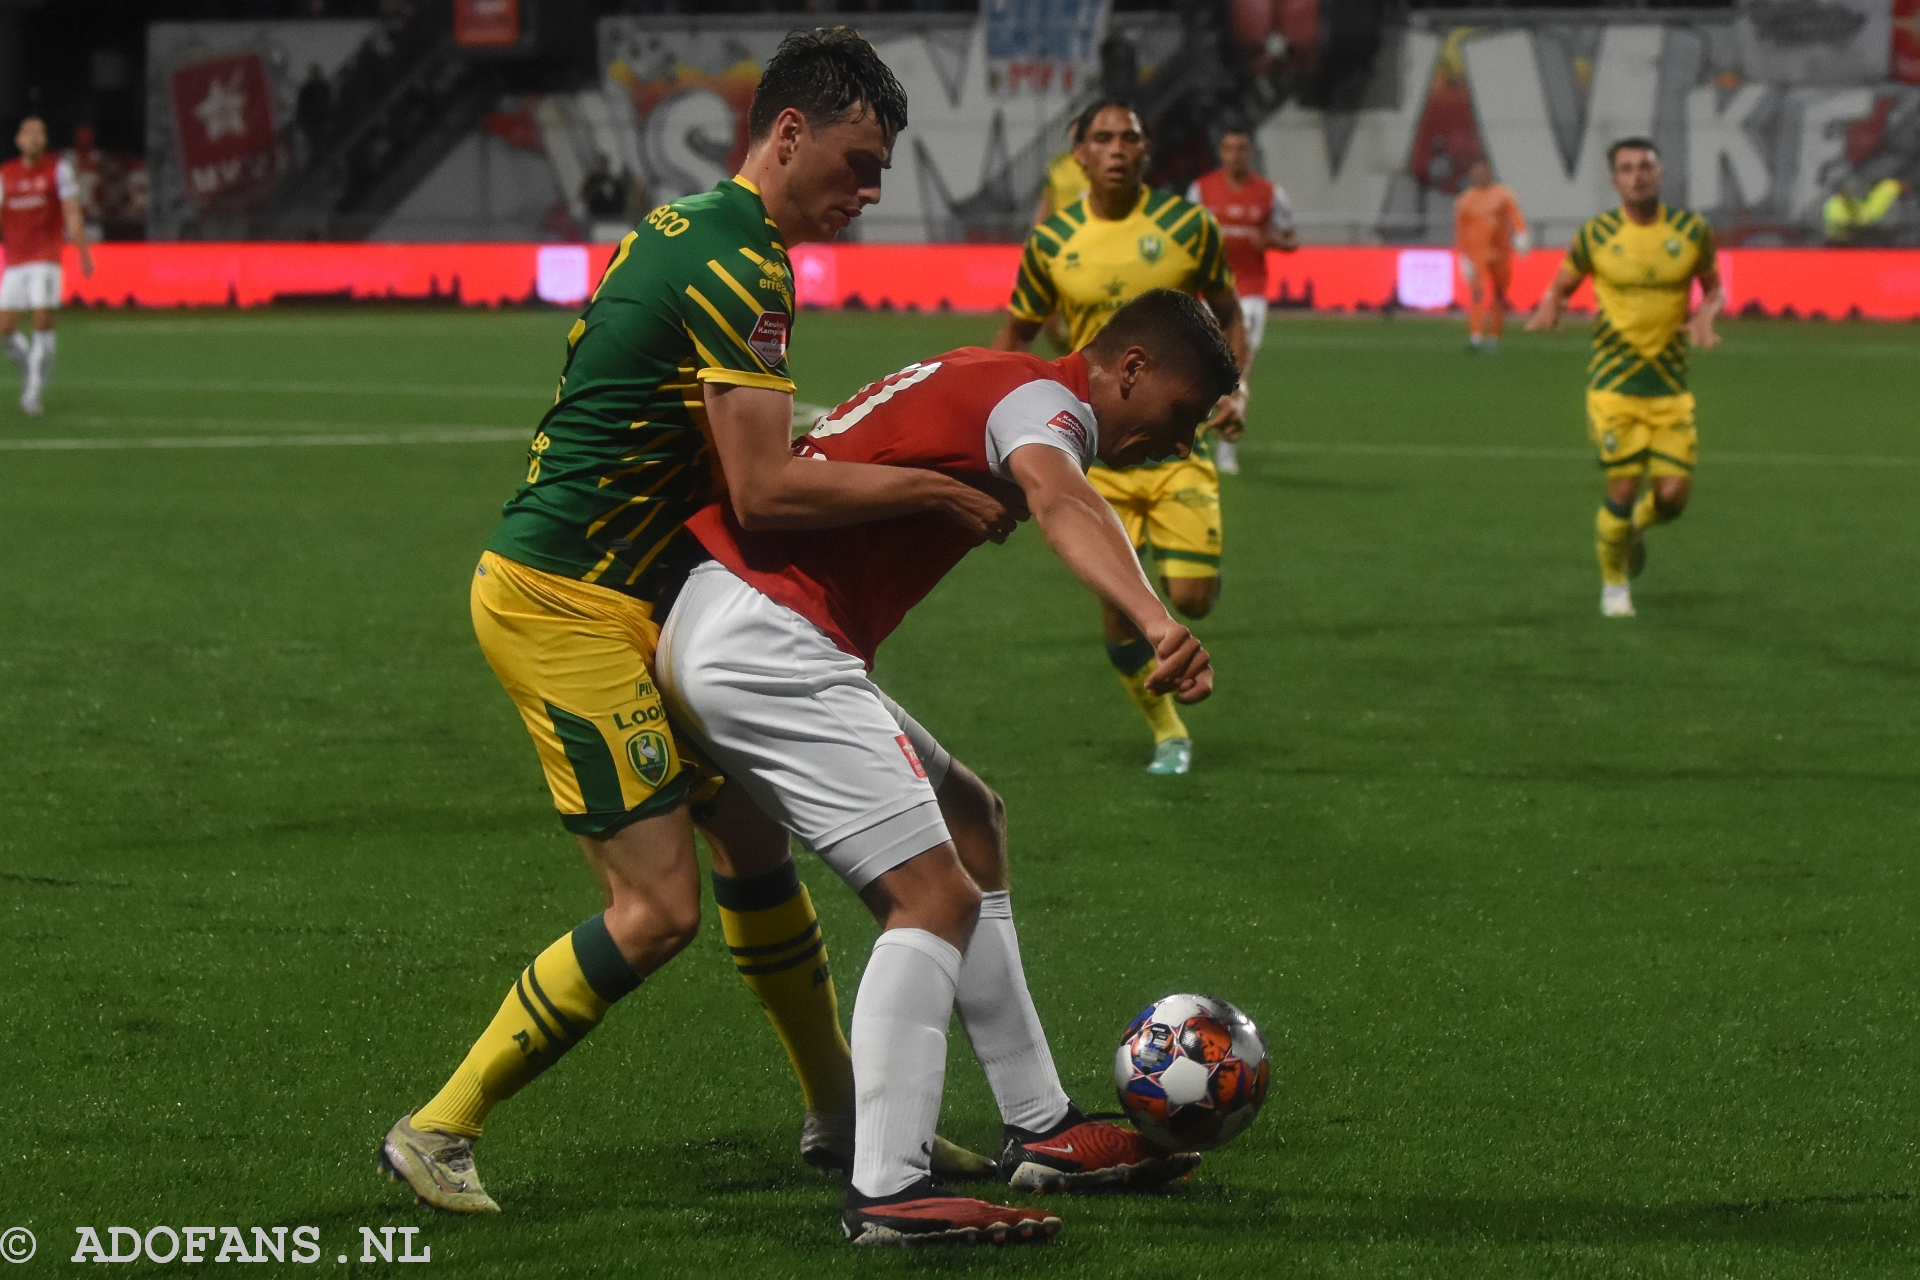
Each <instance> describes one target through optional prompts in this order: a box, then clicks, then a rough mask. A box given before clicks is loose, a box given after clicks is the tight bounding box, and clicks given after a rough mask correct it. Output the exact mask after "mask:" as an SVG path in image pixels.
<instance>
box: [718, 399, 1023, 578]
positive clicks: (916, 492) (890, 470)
mask: <svg viewBox="0 0 1920 1280" xmlns="http://www.w3.org/2000/svg"><path fill="white" fill-rule="evenodd" d="M703 392H704V395H705V397H706V404H707V419H708V421H709V422H710V423H711V424H712V427H713V447H714V451H715V452H716V453H718V454H719V455H720V467H721V471H722V473H723V474H724V475H725V476H726V478H727V496H728V499H729V500H730V501H731V502H732V503H733V514H734V515H735V516H736V517H737V518H738V519H739V521H740V524H741V527H742V528H746V529H830V528H835V527H837V526H839V525H848V524H864V523H866V522H867V521H869V520H886V519H890V518H892V517H894V516H905V515H913V514H916V513H918V512H922V511H939V512H942V513H944V514H945V515H947V516H949V517H950V518H952V519H953V520H954V521H955V522H957V523H958V524H959V525H960V527H961V528H963V529H966V530H967V531H968V532H970V533H972V534H974V535H975V536H976V537H982V538H987V539H990V540H992V541H994V542H1005V541H1006V539H1007V535H1008V534H1010V533H1012V532H1013V529H1014V525H1015V522H1016V519H1017V514H1016V513H1015V512H1012V511H1009V510H1008V509H1007V506H1006V504H1005V503H1003V502H1001V501H1000V500H999V499H998V498H995V497H993V496H991V495H990V494H987V493H984V492H982V491H981V490H979V489H975V488H973V487H972V486H971V485H967V484H963V483H961V482H960V481H958V480H955V479H953V478H952V477H951V476H946V475H942V474H940V473H939V472H937V471H929V470H925V469H922V468H918V467H883V466H875V465H871V464H868V463H863V462H828V461H823V460H821V459H817V458H798V457H795V456H794V453H793V446H792V432H793V395H792V393H791V392H787V391H776V390H773V389H771V388H767V387H752V386H740V385H735V384H732V383H724V382H708V383H706V384H704V387H703Z"/></svg>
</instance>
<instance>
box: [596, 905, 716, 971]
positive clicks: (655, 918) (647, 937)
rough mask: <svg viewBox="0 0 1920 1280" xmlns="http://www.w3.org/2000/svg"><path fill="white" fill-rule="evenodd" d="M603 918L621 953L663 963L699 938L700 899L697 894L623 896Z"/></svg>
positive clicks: (629, 956) (608, 909)
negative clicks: (648, 896)
mask: <svg viewBox="0 0 1920 1280" xmlns="http://www.w3.org/2000/svg"><path fill="white" fill-rule="evenodd" d="M605 919H606V923H607V932H608V933H609V934H611V935H612V937H613V942H614V945H615V946H617V947H619V948H620V950H621V953H622V954H624V955H626V956H627V957H628V958H629V959H631V958H632V957H634V956H648V957H652V958H654V962H655V963H656V964H658V963H663V962H664V961H666V960H667V959H668V958H669V957H672V956H675V955H678V954H679V953H680V952H682V951H684V950H685V949H686V948H687V947H688V946H689V945H691V944H692V942H693V940H694V939H695V938H697V937H699V936H700V899H699V897H698V895H697V894H684V895H680V894H676V895H671V896H667V897H652V898H647V897H641V896H640V895H638V894H633V895H622V896H620V897H619V898H617V899H616V900H615V901H614V903H613V905H612V906H610V907H608V908H607V913H606V917H605Z"/></svg>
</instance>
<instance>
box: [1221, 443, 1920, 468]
mask: <svg viewBox="0 0 1920 1280" xmlns="http://www.w3.org/2000/svg"><path fill="white" fill-rule="evenodd" d="M1240 447H1241V448H1242V449H1250V450H1252V451H1254V452H1256V453H1336V454H1357V455H1360V456H1370V457H1386V458H1458V459H1468V460H1482V459H1487V460H1507V461H1516V460H1517V461H1541V460H1546V461H1555V462H1560V461H1565V460H1566V459H1568V458H1580V459H1589V458H1592V457H1593V450H1591V449H1542V448H1527V447H1522V446H1508V445H1466V444H1361V443H1345V442H1338V441H1310V440H1242V441H1241V442H1240ZM1706 460H1707V461H1708V462H1755V463H1760V464H1762V465H1764V466H1809V467H1914V466H1920V455H1915V456H1903V455H1900V454H1872V453H1856V454H1846V453H1741V452H1738V451H1730V452H1722V451H1720V450H1717V449H1716V450H1714V451H1712V452H1711V453H1708V454H1707V455H1706Z"/></svg>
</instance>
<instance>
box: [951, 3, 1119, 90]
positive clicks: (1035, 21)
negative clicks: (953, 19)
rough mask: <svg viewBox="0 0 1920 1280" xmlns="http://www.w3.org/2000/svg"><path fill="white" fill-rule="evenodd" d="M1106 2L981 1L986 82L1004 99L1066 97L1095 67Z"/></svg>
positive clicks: (1108, 7) (1103, 32) (1109, 5)
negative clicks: (1030, 94)
mask: <svg viewBox="0 0 1920 1280" xmlns="http://www.w3.org/2000/svg"><path fill="white" fill-rule="evenodd" d="M1111 12H1112V0H985V3H984V4H983V5H982V16H983V18H984V19H985V22H986V27H987V60H988V63H989V65H990V70H989V71H988V80H989V83H990V84H992V86H993V87H994V89H996V90H997V91H999V92H1002V93H1007V94H1017V93H1021V92H1027V91H1038V92H1045V91H1047V90H1049V89H1059V90H1062V91H1064V92H1067V93H1072V92H1074V91H1075V90H1076V89H1078V88H1079V87H1080V82H1081V80H1082V79H1083V78H1084V77H1085V76H1086V74H1087V72H1088V71H1089V70H1091V69H1093V68H1094V67H1095V66H1097V65H1098V63H1099V61H1100V42H1101V41H1102V40H1103V39H1105V38H1106V34H1107V17H1108V15H1109V14H1110V13H1111Z"/></svg>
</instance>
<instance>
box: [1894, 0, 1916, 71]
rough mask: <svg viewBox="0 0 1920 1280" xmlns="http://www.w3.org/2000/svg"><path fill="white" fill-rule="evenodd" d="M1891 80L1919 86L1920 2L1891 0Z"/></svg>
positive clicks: (1914, 0)
mask: <svg viewBox="0 0 1920 1280" xmlns="http://www.w3.org/2000/svg"><path fill="white" fill-rule="evenodd" d="M1893 78H1894V79H1895V80H1904V81H1906V82H1907V83H1908V84H1920V0H1893Z"/></svg>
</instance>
